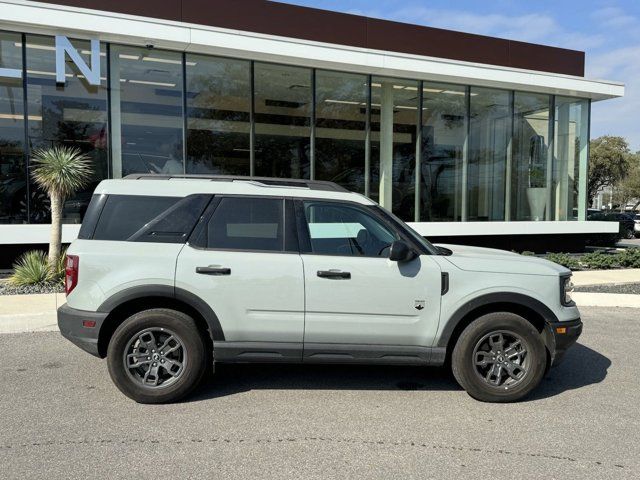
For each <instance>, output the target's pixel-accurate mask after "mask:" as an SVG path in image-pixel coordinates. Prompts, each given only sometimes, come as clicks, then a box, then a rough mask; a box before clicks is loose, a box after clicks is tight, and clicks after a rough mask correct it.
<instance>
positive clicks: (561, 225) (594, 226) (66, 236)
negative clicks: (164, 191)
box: [0, 221, 619, 245]
mask: <svg viewBox="0 0 640 480" xmlns="http://www.w3.org/2000/svg"><path fill="white" fill-rule="evenodd" d="M408 225H409V226H410V227H411V228H413V229H414V230H415V231H416V232H418V233H419V234H420V235H422V236H424V237H427V238H438V237H476V236H517V235H588V234H599V233H616V232H617V231H618V228H619V227H618V223H617V222H580V221H566V222H563V221H557V222H556V221H551V222H417V223H411V222H409V223H408ZM79 231H80V225H78V224H65V225H63V226H62V243H71V242H72V241H73V240H75V239H76V238H77V237H78V232H79ZM50 232H51V225H46V224H42V225H0V245H36V244H46V243H48V242H49V237H50Z"/></svg>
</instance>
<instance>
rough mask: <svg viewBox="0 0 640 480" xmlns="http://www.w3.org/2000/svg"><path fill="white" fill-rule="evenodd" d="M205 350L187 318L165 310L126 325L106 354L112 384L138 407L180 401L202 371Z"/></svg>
mask: <svg viewBox="0 0 640 480" xmlns="http://www.w3.org/2000/svg"><path fill="white" fill-rule="evenodd" d="M206 351H207V350H206V347H205V344H204V342H203V339H202V336H201V334H200V332H199V330H198V327H197V326H196V324H195V322H194V321H193V319H192V318H191V317H189V316H188V315H185V314H184V313H182V312H178V311H175V310H169V309H152V310H145V311H142V312H139V313H136V314H135V315H132V316H131V317H129V318H128V319H126V320H125V321H124V322H123V323H122V324H121V325H120V326H119V327H118V328H117V329H116V331H115V332H114V334H113V337H112V338H111V341H110V342H109V348H108V351H107V363H108V366H109V374H110V375H111V379H112V380H113V382H114V383H115V384H116V386H117V387H118V388H119V389H120V391H121V392H122V393H124V394H125V395H126V396H128V397H129V398H132V399H133V400H135V401H136V402H139V403H168V402H175V401H177V400H180V399H181V398H183V397H184V396H186V395H187V394H189V393H190V392H191V391H192V390H193V389H194V388H195V387H196V386H197V385H198V383H199V382H200V380H201V379H202V376H203V374H204V372H205V370H206V357H207V354H206Z"/></svg>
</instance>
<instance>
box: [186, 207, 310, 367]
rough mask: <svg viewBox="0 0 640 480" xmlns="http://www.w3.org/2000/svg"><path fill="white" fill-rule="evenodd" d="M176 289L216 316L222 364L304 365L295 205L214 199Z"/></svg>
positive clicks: (194, 237)
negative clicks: (295, 362) (296, 362)
mask: <svg viewBox="0 0 640 480" xmlns="http://www.w3.org/2000/svg"><path fill="white" fill-rule="evenodd" d="M286 212H289V214H286ZM175 285H176V288H177V289H182V290H186V291H188V292H191V293H192V294H195V295H197V296H198V297H200V298H201V299H202V300H204V301H205V302H206V303H207V304H208V305H209V306H210V308H211V309H212V310H213V312H214V313H215V315H216V316H217V318H218V321H219V323H220V326H221V329H222V334H223V336H224V339H223V340H217V341H214V355H215V357H216V359H217V360H237V361H243V360H247V361H248V360H256V359H263V360H267V361H278V360H282V361H287V360H288V361H291V360H296V359H297V360H300V358H301V355H302V341H303V332H304V278H303V267H302V259H301V258H300V255H299V251H298V247H297V239H296V235H295V218H294V217H293V205H292V203H291V200H287V201H285V200H284V199H283V198H274V197H247V196H221V197H219V196H218V197H215V198H214V200H213V202H212V204H211V205H210V207H209V210H208V211H207V213H205V215H204V216H203V218H202V219H201V221H200V225H199V226H198V227H196V230H195V231H194V233H193V234H192V236H191V239H190V240H189V242H188V244H187V245H185V247H184V249H183V250H182V251H181V253H180V255H179V257H178V261H177V265H176V282H175Z"/></svg>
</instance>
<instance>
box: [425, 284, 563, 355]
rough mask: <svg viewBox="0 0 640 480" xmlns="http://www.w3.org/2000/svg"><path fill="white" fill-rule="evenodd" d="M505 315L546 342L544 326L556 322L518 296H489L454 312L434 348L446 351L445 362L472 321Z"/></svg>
mask: <svg viewBox="0 0 640 480" xmlns="http://www.w3.org/2000/svg"><path fill="white" fill-rule="evenodd" d="M496 312H509V313H513V314H516V315H519V316H521V317H522V318H524V319H525V320H527V321H528V322H530V323H531V324H532V325H533V326H534V327H535V328H536V330H538V332H540V333H541V334H542V335H543V336H544V339H545V344H547V348H549V345H548V342H547V338H546V337H547V336H546V334H545V332H546V330H547V329H546V328H545V327H546V325H547V324H549V323H551V322H557V321H558V318H557V317H556V315H555V314H554V313H553V312H552V311H551V309H550V308H549V307H547V306H546V305H545V304H544V303H542V302H540V301H539V300H536V299H535V298H532V297H529V296H527V295H522V294H519V293H509V292H505V293H491V294H487V295H482V296H480V297H477V298H474V299H472V300H470V301H469V302H467V303H466V304H464V305H463V306H461V307H460V308H458V310H456V311H455V313H454V314H453V315H452V316H451V318H450V319H449V321H448V322H447V323H446V325H445V326H444V328H443V330H442V333H441V334H440V337H439V339H438V345H437V346H438V347H446V348H447V358H450V355H451V351H452V350H453V347H454V345H455V344H456V342H457V340H458V338H459V337H460V334H461V333H462V331H463V330H464V329H465V328H467V326H468V325H469V324H470V323H471V322H473V321H474V320H475V319H477V318H479V317H481V316H482V315H486V314H488V313H496Z"/></svg>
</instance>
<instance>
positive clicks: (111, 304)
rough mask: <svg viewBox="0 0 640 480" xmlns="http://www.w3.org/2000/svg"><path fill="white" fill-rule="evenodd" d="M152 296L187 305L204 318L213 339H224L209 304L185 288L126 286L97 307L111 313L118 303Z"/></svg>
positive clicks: (218, 321) (99, 310)
mask: <svg viewBox="0 0 640 480" xmlns="http://www.w3.org/2000/svg"><path fill="white" fill-rule="evenodd" d="M152 297H162V298H172V299H175V300H178V301H180V302H183V303H185V304H187V305H189V306H190V307H191V308H193V309H194V310H196V311H197V312H199V313H200V315H202V317H203V318H204V319H205V321H206V322H207V325H208V326H209V330H210V331H211V336H212V339H213V341H224V332H223V331H222V326H221V325H220V320H219V319H218V316H217V315H216V314H215V312H214V311H213V309H212V308H211V307H210V306H209V304H208V303H207V302H205V301H204V300H202V299H201V298H200V297H198V296H197V295H194V294H193V293H191V292H189V291H187V290H184V289H182V288H176V287H172V286H170V285H140V286H137V287H131V288H126V289H124V290H122V291H120V292H118V293H116V294H115V295H113V296H111V297H109V298H108V299H107V300H105V301H104V302H103V303H102V305H100V307H98V312H102V313H111V312H113V311H114V310H115V309H116V308H118V307H119V306H120V305H123V304H125V303H127V302H130V301H132V300H137V299H141V298H152Z"/></svg>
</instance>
